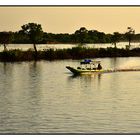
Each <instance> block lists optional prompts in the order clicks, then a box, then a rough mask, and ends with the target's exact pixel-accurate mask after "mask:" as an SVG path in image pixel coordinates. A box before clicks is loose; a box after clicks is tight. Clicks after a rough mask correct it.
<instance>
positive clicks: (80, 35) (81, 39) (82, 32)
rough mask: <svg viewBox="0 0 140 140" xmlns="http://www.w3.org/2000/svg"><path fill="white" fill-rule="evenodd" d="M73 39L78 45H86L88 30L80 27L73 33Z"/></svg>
mask: <svg viewBox="0 0 140 140" xmlns="http://www.w3.org/2000/svg"><path fill="white" fill-rule="evenodd" d="M75 37H76V41H77V42H78V43H81V44H82V43H87V38H88V30H87V29H86V28H85V27H81V28H80V29H79V30H76V31H75Z"/></svg>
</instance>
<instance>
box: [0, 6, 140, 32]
mask: <svg viewBox="0 0 140 140" xmlns="http://www.w3.org/2000/svg"><path fill="white" fill-rule="evenodd" d="M29 22H35V23H38V24H41V25H42V28H43V31H45V32H52V33H74V32H75V31H76V30H77V29H79V28H80V27H86V28H87V29H88V30H92V29H95V30H98V31H103V32H105V33H113V32H115V31H118V32H120V33H124V32H125V31H126V30H127V27H128V26H131V27H133V28H134V29H135V31H136V33H140V7H0V31H18V30H20V28H21V26H22V25H23V24H26V23H29Z"/></svg>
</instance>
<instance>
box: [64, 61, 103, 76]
mask: <svg viewBox="0 0 140 140" xmlns="http://www.w3.org/2000/svg"><path fill="white" fill-rule="evenodd" d="M66 68H67V69H68V70H70V71H71V72H72V73H73V74H75V75H79V74H92V73H101V72H104V70H103V69H102V66H101V62H100V61H92V60H90V59H85V60H83V61H81V62H80V66H79V67H77V68H74V67H71V66H66Z"/></svg>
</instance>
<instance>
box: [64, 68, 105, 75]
mask: <svg viewBox="0 0 140 140" xmlns="http://www.w3.org/2000/svg"><path fill="white" fill-rule="evenodd" d="M66 68H67V69H68V70H70V71H71V72H72V73H73V74H92V73H101V72H103V70H98V69H96V70H92V69H90V70H87V69H75V68H73V67H70V66H66Z"/></svg>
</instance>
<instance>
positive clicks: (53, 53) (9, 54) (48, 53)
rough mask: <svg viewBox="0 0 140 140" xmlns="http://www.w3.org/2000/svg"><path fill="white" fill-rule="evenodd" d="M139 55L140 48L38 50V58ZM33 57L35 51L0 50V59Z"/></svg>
mask: <svg viewBox="0 0 140 140" xmlns="http://www.w3.org/2000/svg"><path fill="white" fill-rule="evenodd" d="M129 56H140V48H135V49H131V50H129V49H118V48H100V49H95V48H85V47H80V46H78V47H73V48H69V49H56V50H54V49H48V50H44V51H38V60H60V59H61V60H62V59H84V58H101V57H129ZM34 59H35V51H34V50H32V49H29V50H28V51H21V50H9V51H3V52H0V61H10V62H11V61H31V60H34Z"/></svg>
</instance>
